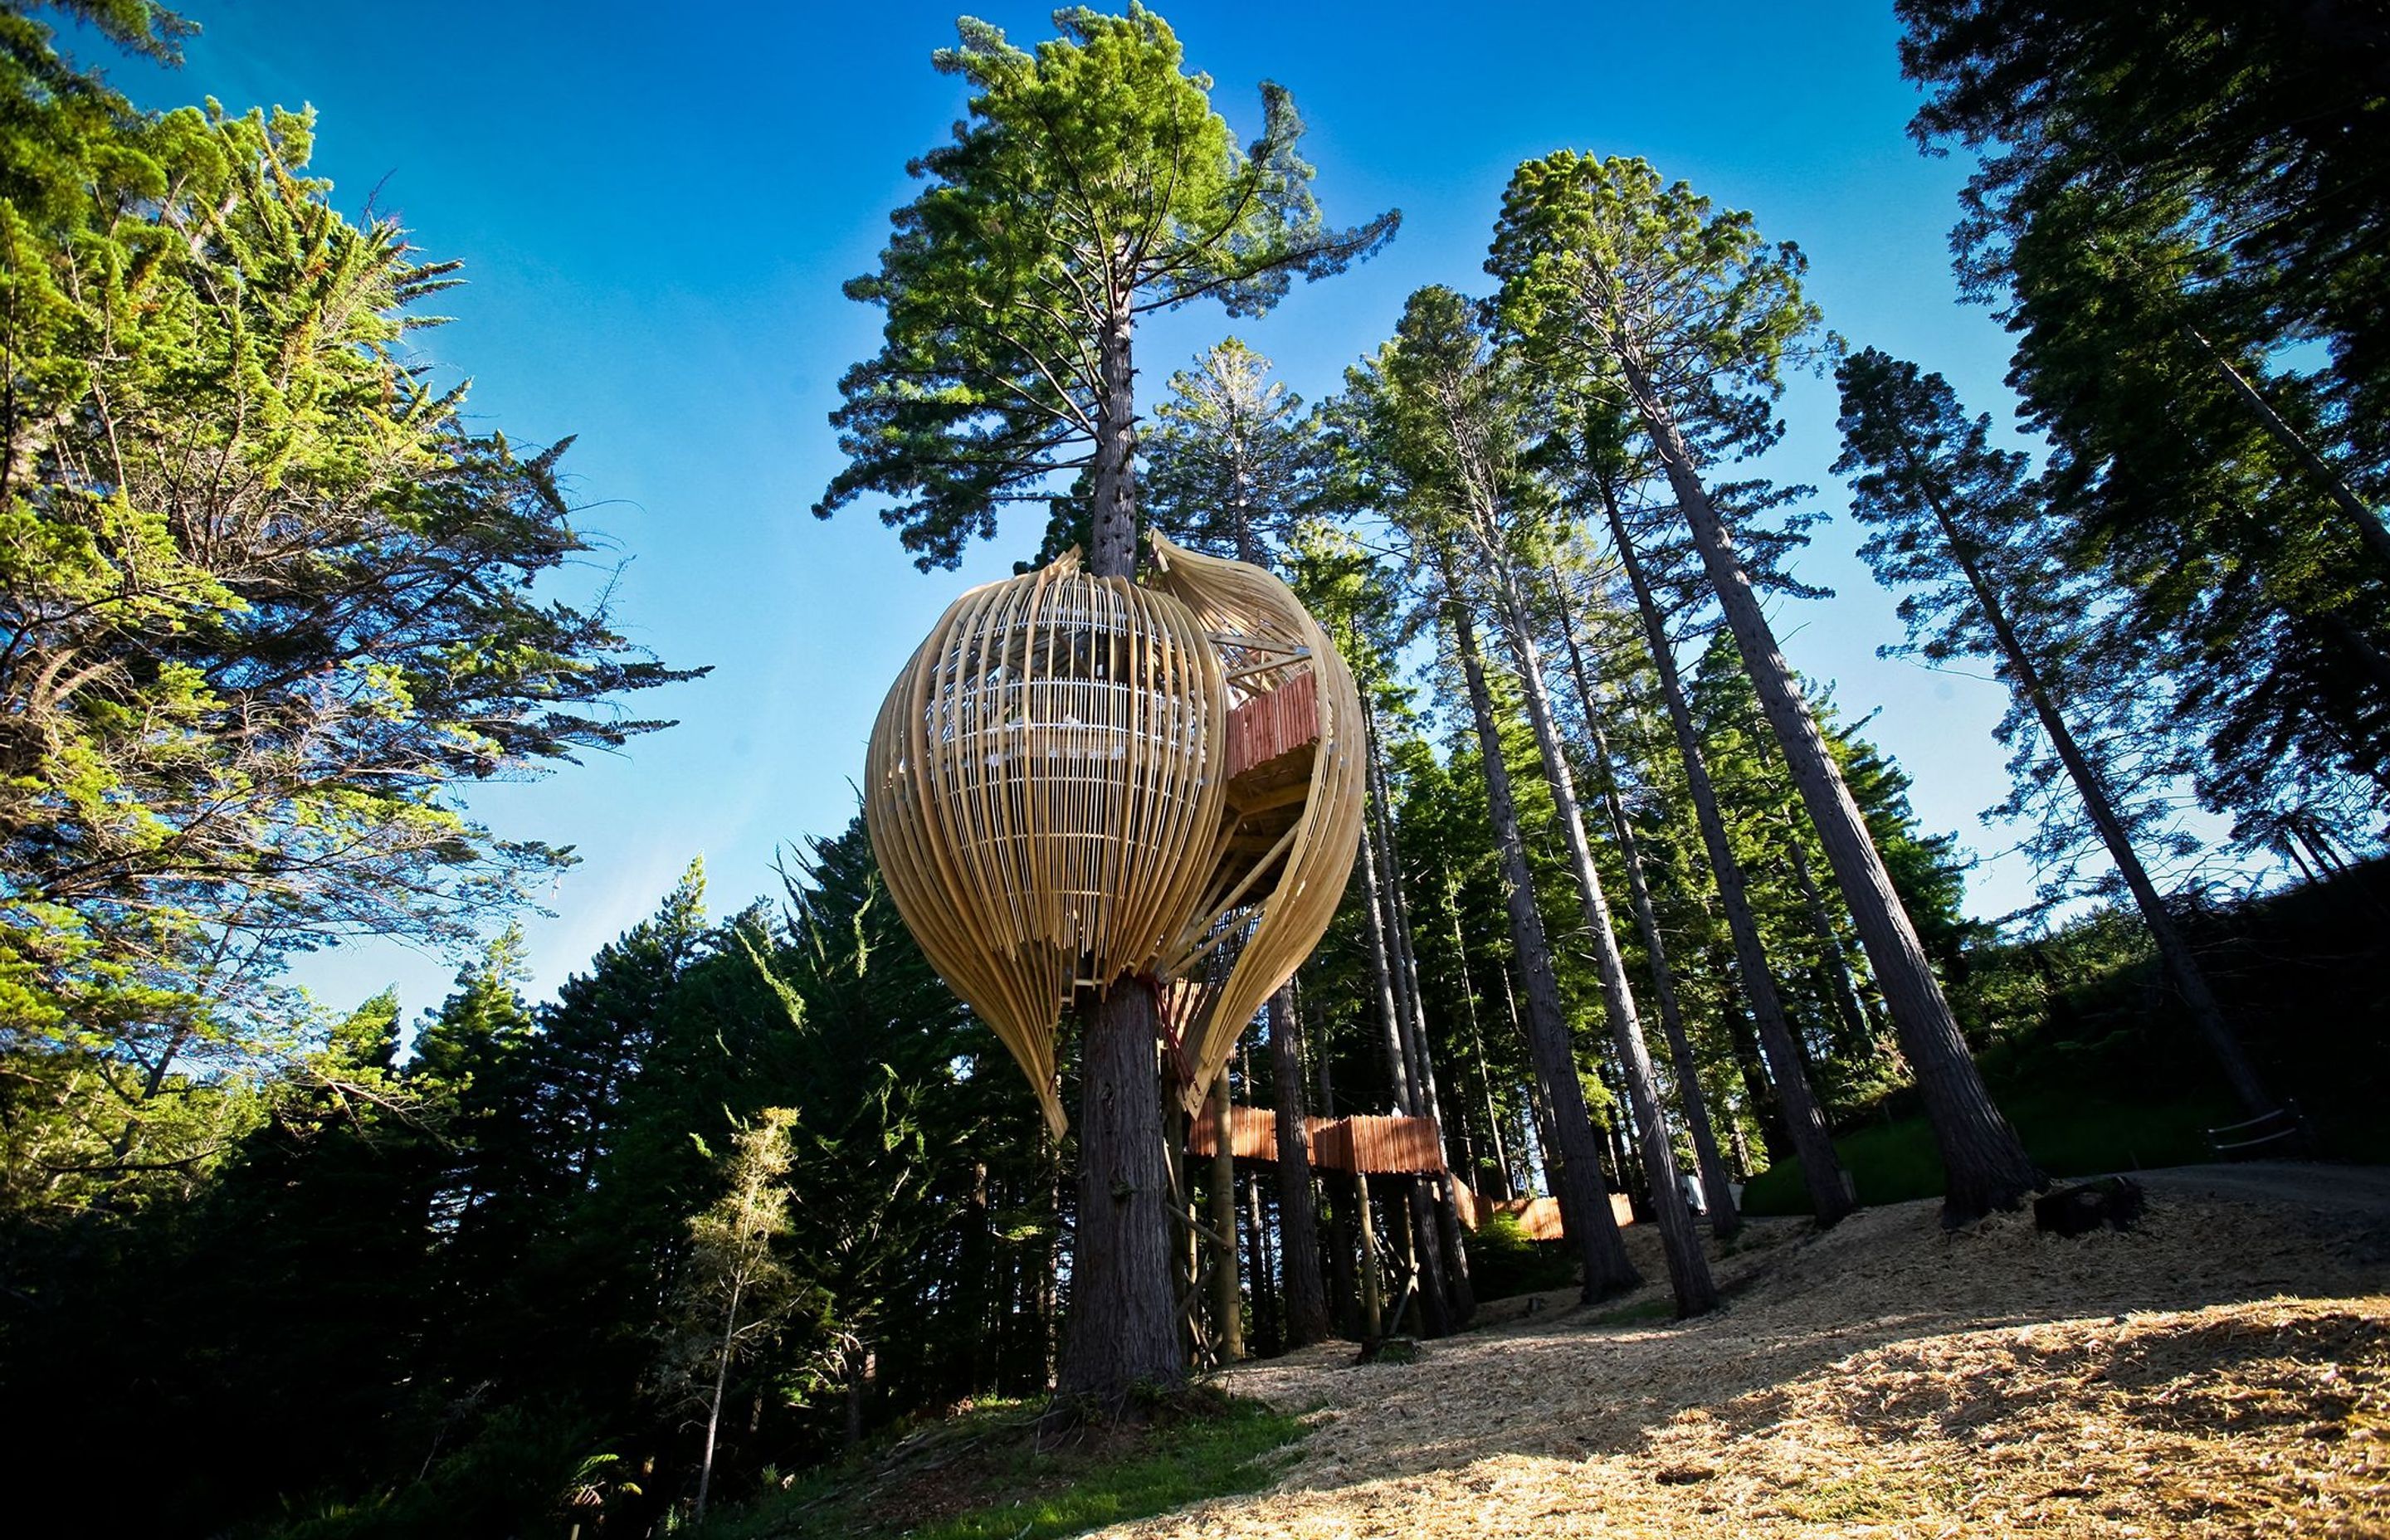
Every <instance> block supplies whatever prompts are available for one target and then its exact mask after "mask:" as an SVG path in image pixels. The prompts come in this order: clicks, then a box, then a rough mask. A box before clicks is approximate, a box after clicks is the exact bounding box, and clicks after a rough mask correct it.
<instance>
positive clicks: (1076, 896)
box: [864, 536, 1364, 1134]
mask: <svg viewBox="0 0 2390 1540" xmlns="http://www.w3.org/2000/svg"><path fill="white" fill-rule="evenodd" d="M1153 545H1154V553H1155V563H1154V565H1155V570H1154V571H1153V572H1152V573H1151V574H1150V576H1149V578H1148V580H1147V582H1146V583H1145V584H1142V585H1140V584H1132V583H1130V582H1127V581H1126V580H1124V579H1121V578H1097V577H1091V576H1089V575H1088V574H1087V573H1086V572H1085V571H1081V569H1080V565H1079V560H1078V557H1077V555H1076V553H1073V554H1071V555H1069V556H1065V557H1064V558H1061V559H1060V560H1059V561H1056V562H1054V563H1053V564H1052V565H1050V566H1048V567H1046V568H1045V569H1043V570H1042V571H1036V572H1033V573H1029V574H1027V575H1026V576H1022V577H1017V578H1013V579H1010V580H1009V581H1006V582H1001V583H993V584H986V585H985V586H983V587H980V588H974V589H972V590H971V591H970V592H969V593H967V594H965V595H964V596H963V597H961V598H959V599H957V600H956V601H955V603H954V604H953V606H952V607H951V608H949V609H948V610H946V612H945V614H944V615H943V616H942V617H940V619H939V621H938V623H937V624H936V625H935V626H934V627H932V630H931V632H930V635H929V636H928V638H927V639H926V640H924V641H923V642H922V643H921V645H920V647H919V648H918V649H917V650H916V651H915V652H914V654H913V657H912V660H911V661H909V662H907V663H906V665H905V669H904V672H903V673H901V674H898V675H897V678H896V683H895V685H894V686H893V687H892V688H891V689H890V690H889V692H888V699H887V700H886V701H885V702H884V703H883V704H882V705H881V706H880V716H879V720H878V721H877V723H876V724H875V725H873V727H872V732H871V745H870V751H869V753H868V755H867V759H866V763H865V785H864V815H865V821H866V823H867V826H868V828H869V829H870V833H871V844H872V849H873V851H874V852H875V853H877V854H878V856H879V860H880V868H881V871H882V872H883V874H884V875H885V877H886V879H887V882H888V891H889V894H890V896H891V897H892V898H893V899H894V900H895V903H896V909H897V912H898V913H899V914H900V915H902V916H903V917H904V919H905V923H906V928H907V929H909V930H911V931H912V932H913V935H914V937H915V938H916V939H917V940H918V941H919V943H921V950H922V951H923V952H924V953H925V954H927V955H928V956H929V959H930V962H931V964H932V966H933V967H935V968H936V969H937V970H938V972H939V973H940V974H941V975H942V976H943V977H944V979H945V981H946V982H947V983H948V984H949V985H950V986H952V988H953V989H954V991H955V993H956V994H957V995H960V996H961V997H962V998H963V999H964V1000H965V1001H966V1002H967V1003H968V1004H969V1005H970V1007H971V1008H972V1010H973V1011H975V1012H977V1013H978V1015H979V1016H980V1017H981V1019H982V1020H985V1021H986V1022H987V1024H988V1025H989V1027H990V1028H991V1029H992V1030H994V1031H995V1033H996V1036H997V1037H998V1038H999V1039H1001V1040H1002V1042H1003V1043H1004V1046H1006V1047H1007V1048H1008V1049H1009V1050H1010V1051H1011V1053H1012V1056H1013V1058H1014V1059H1016V1060H1017V1061H1018V1062H1019V1063H1020V1065H1021V1069H1022V1073H1023V1074H1025V1075H1026V1076H1027V1077H1028V1079H1029V1084H1030V1085H1031V1087H1032V1089H1034V1091H1035V1092H1036V1094H1037V1098H1038V1103H1039V1105H1040V1107H1041V1108H1042V1109H1043V1110H1044V1112H1045V1114H1046V1119H1047V1123H1049V1124H1050V1125H1051V1126H1052V1127H1053V1128H1054V1130H1055V1132H1056V1133H1058V1134H1059V1133H1060V1132H1061V1130H1062V1129H1063V1128H1064V1126H1065V1125H1066V1120H1065V1118H1064V1116H1063V1112H1062V1106H1061V1101H1060V1097H1059V1095H1058V1094H1057V1082H1056V1075H1055V1027H1056V1023H1057V1021H1058V1020H1059V1019H1060V1016H1061V1014H1062V1013H1063V1011H1064V1010H1065V1009H1067V1008H1068V1007H1070V1006H1071V1004H1072V1002H1073V1000H1074V999H1077V998H1080V997H1082V996H1083V995H1084V996H1087V997H1095V996H1099V995H1102V994H1103V993H1105V992H1107V991H1109V990H1111V989H1112V988H1114V987H1116V986H1118V985H1120V984H1121V982H1122V981H1123V980H1124V979H1126V980H1133V981H1139V982H1141V983H1142V984H1143V985H1145V986H1150V987H1152V988H1154V989H1155V990H1156V991H1157V993H1158V996H1159V999H1160V1002H1161V1005H1162V1010H1161V1019H1162V1021H1163V1030H1164V1032H1165V1033H1166V1034H1167V1036H1168V1038H1169V1042H1170V1046H1171V1048H1172V1055H1171V1062H1172V1065H1173V1068H1174V1069H1175V1071H1176V1074H1177V1076H1178V1077H1179V1080H1180V1083H1181V1094H1182V1096H1183V1097H1184V1099H1185V1101H1186V1103H1187V1105H1188V1106H1189V1108H1190V1110H1191V1109H1192V1108H1193V1107H1194V1106H1195V1105H1196V1104H1197V1103H1198V1102H1200V1101H1201V1097H1202V1091H1203V1088H1204V1087H1206V1086H1208V1085H1209V1084H1211V1081H1212V1079H1213V1078H1214V1076H1216V1075H1217V1074H1218V1073H1219V1072H1220V1069H1221V1066H1223V1065H1224V1064H1226V1063H1227V1059H1228V1056H1229V1054H1230V1053H1231V1052H1233V1051H1234V1048H1235V1045H1236V1040H1237V1038H1238V1036H1239V1035H1240V1033H1242V1031H1243V1029H1244V1026H1245V1024H1246V1022H1248V1021H1250V1020H1252V1019H1253V1013H1254V1012H1255V1011H1256V1010H1258V1009H1259V1008H1260V1007H1261V1005H1262V1003H1263V1002H1264V1001H1266V1000H1267V999H1268V998H1269V996H1270V995H1272V994H1274V993H1276V992H1277V990H1278V988H1279V986H1280V985H1281V984H1283V983H1285V982H1286V981H1287V980H1288V979H1290V978H1291V977H1292V976H1293V974H1294V970H1295V968H1296V967H1297V966H1298V965H1299V964H1301V963H1302V961H1303V960H1304V957H1306V956H1309V955H1310V953H1311V949H1312V947H1314V946H1315V945H1317V943H1318V941H1319V937H1320V935H1321V934H1322V933H1323V932H1324V931H1325V930H1327V928H1328V922H1329V919H1330V917H1332V916H1333V914H1334V913H1335V909H1336V905H1337V902H1338V900H1339V899H1340V898H1341V897H1342V896H1343V891H1344V884H1345V880H1346V879H1347V878H1348V877H1349V876H1350V875H1351V872H1352V867H1353V861H1354V857H1355V854H1356V851H1357V850H1358V848H1359V841H1360V828H1361V812H1362V797H1363V794H1364V793H1363V781H1362V775H1363V764H1362V759H1361V755H1362V753H1363V751H1364V746H1363V738H1362V728H1361V714H1360V698H1359V694H1358V692H1357V691H1356V688H1355V687H1354V683H1353V676H1352V674H1351V671H1349V670H1348V669H1347V668H1346V667H1345V666H1344V662H1343V659H1342V658H1340V657H1339V656H1337V653H1336V651H1335V648H1333V647H1332V646H1331V645H1330V642H1329V640H1328V636H1327V634H1326V633H1325V632H1324V631H1322V630H1321V629H1320V627H1319V625H1318V622H1316V621H1314V620H1313V619H1312V618H1311V616H1310V615H1309V614H1308V613H1306V612H1305V611H1304V609H1303V606H1302V605H1301V604H1300V603H1298V602H1297V601H1296V599H1295V597H1294V595H1293V594H1292V592H1291V591H1290V590H1289V589H1288V588H1287V586H1286V585H1285V584H1282V583H1280V582H1279V580H1278V579H1276V578H1274V577H1272V576H1270V575H1269V574H1268V573H1267V572H1265V571H1261V570H1260V569H1259V568H1255V567H1249V566H1246V565H1244V564H1243V563H1240V562H1235V561H1226V560H1222V559H1220V558H1215V557H1206V556H1199V555H1197V554H1195V553H1193V552H1190V551H1185V550H1181V549H1180V548H1179V547H1177V546H1176V545H1172V544H1170V543H1169V542H1168V541H1166V540H1163V539H1162V538H1160V537H1159V536H1157V537H1155V539H1154V542H1153Z"/></svg>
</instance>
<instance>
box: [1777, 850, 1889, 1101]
mask: <svg viewBox="0 0 2390 1540" xmlns="http://www.w3.org/2000/svg"><path fill="white" fill-rule="evenodd" d="M1784 822H1785V830H1784V834H1785V839H1784V853H1785V856H1786V858H1787V861H1788V863H1789V864H1790V865H1791V866H1792V881H1793V883H1794V884H1795V885H1796V886H1797V887H1799V888H1800V890H1801V900H1802V902H1803V903H1804V904H1805V905H1807V906H1808V910H1809V928H1810V929H1811V930H1815V931H1816V932H1817V933H1818V970H1819V974H1820V977H1821V979H1822V981H1823V982H1824V983H1825V986H1826V994H1827V995H1828V996H1829V997H1830V998H1831V1000H1832V1001H1833V1004H1834V1018H1835V1020H1838V1021H1840V1022H1841V1023H1842V1027H1843V1033H1842V1041H1841V1042H1839V1043H1837V1044H1835V1047H1836V1048H1837V1049H1839V1050H1840V1051H1841V1053H1842V1054H1843V1055H1844V1057H1845V1058H1847V1059H1869V1058H1871V1057H1872V1056H1873V1050H1874V1045H1873V1044H1872V1043H1871V1042H1870V1040H1869V1036H1868V1022H1867V1012H1866V1011H1865V1010H1863V1009H1862V1008H1860V1006H1859V997H1858V991H1857V990H1856V989H1854V988H1853V987H1852V986H1851V963H1850V958H1849V956H1846V955H1845V954H1844V951H1843V938H1842V934H1841V932H1839V931H1838V930H1835V929H1834V917H1833V915H1832V914H1831V912H1829V911H1828V909H1827V908H1826V895H1825V893H1824V892H1821V891H1820V890H1819V889H1818V879H1817V878H1816V877H1815V876H1814V875H1812V874H1811V872H1810V870H1809V857H1808V856H1807V855H1806V854H1805V853H1803V852H1802V849H1801V836H1800V831H1799V830H1798V829H1796V828H1792V810H1791V809H1789V808H1788V809H1786V810H1785V817H1784Z"/></svg>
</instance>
